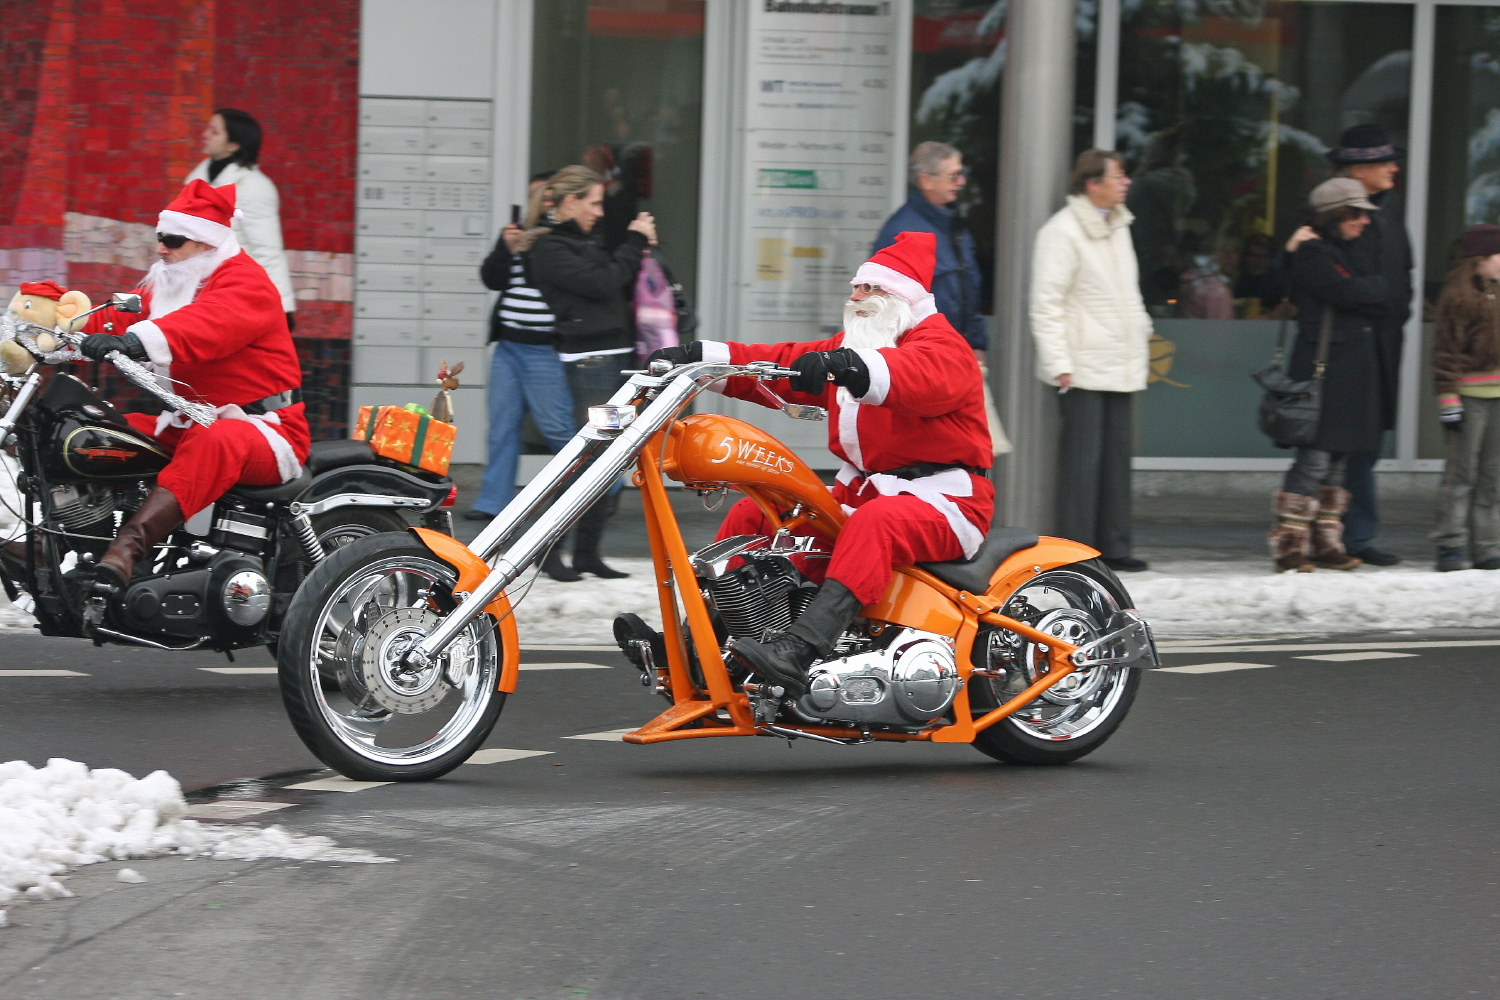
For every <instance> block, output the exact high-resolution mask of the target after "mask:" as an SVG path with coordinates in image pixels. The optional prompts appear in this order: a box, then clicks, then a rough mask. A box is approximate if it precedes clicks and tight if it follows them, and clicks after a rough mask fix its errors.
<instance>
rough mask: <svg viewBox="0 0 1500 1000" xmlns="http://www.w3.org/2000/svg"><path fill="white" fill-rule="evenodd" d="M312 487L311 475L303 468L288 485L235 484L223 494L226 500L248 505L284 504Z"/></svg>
mask: <svg viewBox="0 0 1500 1000" xmlns="http://www.w3.org/2000/svg"><path fill="white" fill-rule="evenodd" d="M311 485H312V473H311V472H309V471H307V467H306V466H304V467H303V469H302V473H301V474H300V475H299V476H298V477H297V478H296V479H293V480H292V481H291V482H289V483H281V484H279V485H276V486H250V485H248V484H247V483H235V484H234V485H233V486H231V487H230V488H229V492H228V493H226V494H224V496H225V497H226V498H233V499H236V500H244V501H245V502H246V503H250V504H268V503H285V502H286V501H288V500H295V499H297V497H298V496H299V495H300V494H301V493H302V491H303V490H305V489H307V488H308V487H309V486H311Z"/></svg>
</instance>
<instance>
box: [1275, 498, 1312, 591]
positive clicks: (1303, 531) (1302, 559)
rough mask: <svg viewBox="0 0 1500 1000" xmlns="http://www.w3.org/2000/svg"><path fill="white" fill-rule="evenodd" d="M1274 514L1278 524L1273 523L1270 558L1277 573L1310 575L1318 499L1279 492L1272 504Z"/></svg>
mask: <svg viewBox="0 0 1500 1000" xmlns="http://www.w3.org/2000/svg"><path fill="white" fill-rule="evenodd" d="M1271 513H1272V514H1275V515H1276V520H1274V521H1272V522H1271V534H1270V537H1269V539H1268V540H1269V541H1270V543H1271V558H1272V559H1274V560H1275V561H1276V572H1278V573H1285V572H1287V571H1288V570H1296V571H1297V572H1299V573H1311V572H1312V571H1313V564H1312V563H1311V562H1310V561H1309V560H1308V555H1309V554H1310V553H1311V545H1310V542H1311V534H1312V522H1313V518H1315V517H1317V516H1318V498H1317V497H1309V496H1303V495H1302V494H1301V493H1288V492H1286V491H1285V490H1278V491H1277V492H1276V495H1275V497H1273V498H1272V500H1271Z"/></svg>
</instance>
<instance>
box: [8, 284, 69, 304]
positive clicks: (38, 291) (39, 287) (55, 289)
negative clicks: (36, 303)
mask: <svg viewBox="0 0 1500 1000" xmlns="http://www.w3.org/2000/svg"><path fill="white" fill-rule="evenodd" d="M17 291H19V292H20V293H21V294H22V295H35V296H37V297H38V298H43V299H52V300H53V301H54V302H55V301H57V300H58V299H60V298H62V297H63V296H64V295H66V294H68V290H67V289H66V288H64V287H63V286H62V285H59V284H58V283H57V282H55V281H23V282H21V287H20V288H19V289H17Z"/></svg>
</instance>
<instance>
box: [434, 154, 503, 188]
mask: <svg viewBox="0 0 1500 1000" xmlns="http://www.w3.org/2000/svg"><path fill="white" fill-rule="evenodd" d="M423 161H424V162H423V165H422V179H423V180H426V181H435V182H441V183H449V184H488V183H489V182H490V161H489V159H488V158H486V157H482V156H427V157H423Z"/></svg>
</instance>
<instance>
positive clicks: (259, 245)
mask: <svg viewBox="0 0 1500 1000" xmlns="http://www.w3.org/2000/svg"><path fill="white" fill-rule="evenodd" d="M209 162H210V161H208V160H204V161H203V162H202V163H200V164H198V165H197V166H196V167H194V168H193V172H192V173H190V174H188V175H187V179H186V180H184V181H183V183H184V184H188V183H191V182H193V181H206V180H208V164H209ZM209 183H211V184H212V185H213V186H214V187H223V186H224V185H226V184H233V185H234V204H235V207H236V208H238V209H239V210H240V211H242V212H244V213H245V217H244V218H243V219H235V220H234V225H233V229H234V237H235V239H237V240H239V241H240V246H242V247H244V249H245V252H246V253H248V254H249V255H250V259H251V260H253V261H255V262H256V263H257V264H259V265H260V266H261V267H263V268H265V269H266V273H267V274H269V275H270V276H271V282H272V283H273V284H274V285H275V286H276V290H277V291H278V292H280V293H281V308H282V309H283V310H284V311H285V312H294V311H296V309H297V298H296V296H295V295H294V294H293V292H292V273H291V271H290V269H289V268H288V267H287V263H286V250H285V249H284V248H283V247H282V243H281V196H280V195H278V194H277V193H276V185H275V184H273V183H271V178H269V177H267V176H266V175H265V174H263V173H261V172H260V168H258V167H254V166H249V167H246V166H242V165H240V164H238V163H231V164H229V165H228V166H227V167H225V168H224V169H223V170H221V171H219V176H218V177H215V178H214V179H213V180H212V181H210V182H209Z"/></svg>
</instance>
